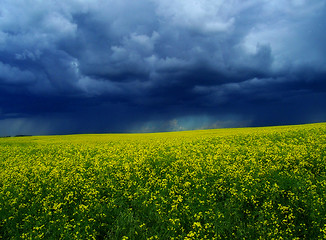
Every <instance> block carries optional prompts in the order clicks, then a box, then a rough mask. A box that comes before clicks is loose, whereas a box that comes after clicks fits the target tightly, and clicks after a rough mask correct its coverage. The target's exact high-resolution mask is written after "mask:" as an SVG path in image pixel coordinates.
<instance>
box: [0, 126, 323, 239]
mask: <svg viewBox="0 0 326 240" xmlns="http://www.w3.org/2000/svg"><path fill="white" fill-rule="evenodd" d="M325 203H326V124H325V123H321V124H309V125H298V126H282V127H268V128H243V129H219V130H198V131H189V132H174V133H155V134H101V135H71V136H39V137H16V138H2V139H0V239H1V238H2V239H324V238H326V205H325Z"/></svg>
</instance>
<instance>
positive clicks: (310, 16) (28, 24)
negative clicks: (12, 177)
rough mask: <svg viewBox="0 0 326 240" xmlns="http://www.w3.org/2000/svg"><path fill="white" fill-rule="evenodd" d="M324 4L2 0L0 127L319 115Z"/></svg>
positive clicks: (183, 126) (131, 128) (325, 65)
mask: <svg viewBox="0 0 326 240" xmlns="http://www.w3.org/2000/svg"><path fill="white" fill-rule="evenodd" d="M325 23H326V3H325V1H323V0H315V1H306V0H286V1H284V0H282V1H281V0H274V1H261V0H259V1H258V0H250V1H249V0H245V1H243V0H232V1H226V0H217V1H216V0H214V1H213V0H201V1H198V0H179V1H172V0H138V1H131V0H119V1H111V0H110V1H101V0H92V1H91V0H71V1H64V0H57V1H32V0H24V1H20V0H2V1H1V8H0V135H16V134H70V133H104V132H152V131H177V130H187V129H199V128H219V127H241V126H266V125H279V124H298V123H309V122H319V121H326V111H325V109H326V79H325V78H326V45H325V42H326V33H325V27H326V26H325Z"/></svg>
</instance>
